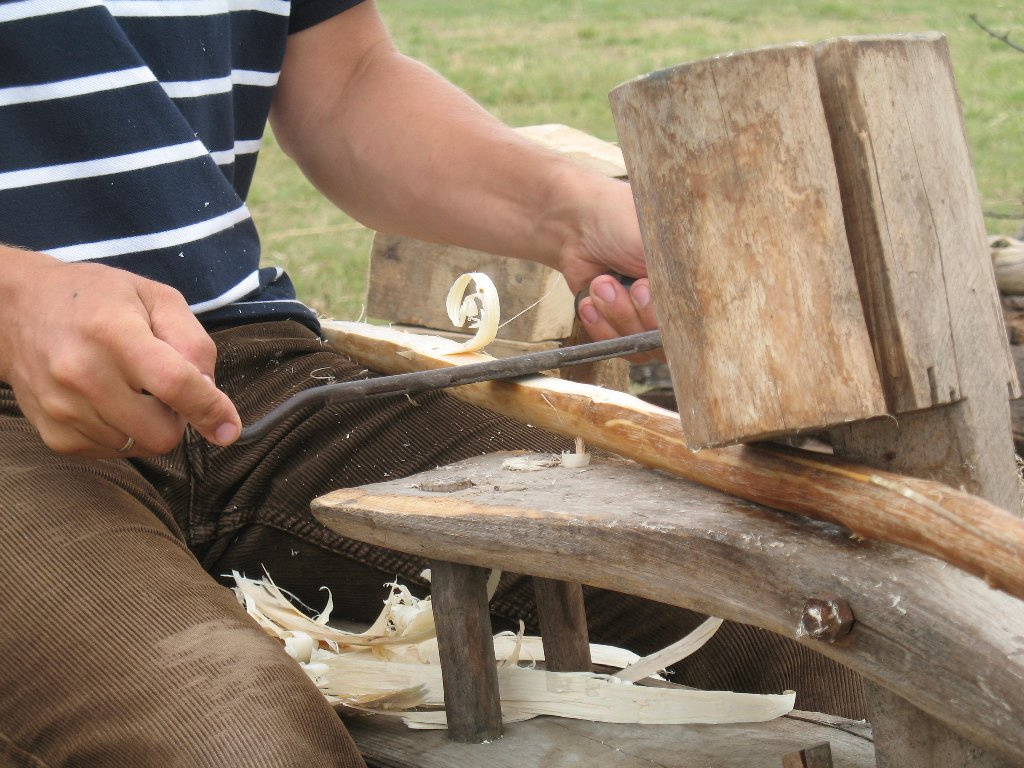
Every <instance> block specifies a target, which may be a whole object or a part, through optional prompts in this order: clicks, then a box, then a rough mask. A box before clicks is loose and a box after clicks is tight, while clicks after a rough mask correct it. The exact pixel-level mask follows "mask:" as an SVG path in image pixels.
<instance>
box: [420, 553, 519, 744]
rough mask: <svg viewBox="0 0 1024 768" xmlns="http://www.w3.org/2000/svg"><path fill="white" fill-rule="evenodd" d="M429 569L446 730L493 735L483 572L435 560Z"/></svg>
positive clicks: (496, 721) (455, 735)
mask: <svg viewBox="0 0 1024 768" xmlns="http://www.w3.org/2000/svg"><path fill="white" fill-rule="evenodd" d="M430 574H431V576H430V582H431V589H430V594H431V602H432V603H433V606H434V623H435V624H436V626H437V646H438V651H439V653H440V657H441V679H442V680H443V682H444V706H445V711H446V712H447V717H448V735H449V737H450V738H451V739H452V740H453V741H460V742H464V743H471V744H474V743H479V742H482V741H492V740H494V739H499V738H501V734H502V728H501V703H500V699H499V697H498V669H497V664H496V663H495V660H494V637H493V635H492V633H491V614H490V611H489V610H488V607H487V572H486V571H485V570H484V569H483V568H478V567H476V566H471V565H459V564H458V563H446V562H442V561H438V560H435V561H432V562H431V564H430Z"/></svg>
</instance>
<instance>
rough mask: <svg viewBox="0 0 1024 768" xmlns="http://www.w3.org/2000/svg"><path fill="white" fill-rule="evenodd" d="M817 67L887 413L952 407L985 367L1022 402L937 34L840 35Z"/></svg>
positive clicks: (819, 51)
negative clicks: (965, 336) (974, 371)
mask: <svg viewBox="0 0 1024 768" xmlns="http://www.w3.org/2000/svg"><path fill="white" fill-rule="evenodd" d="M815 58H816V62H817V69H818V77H819V80H820V83H821V94H822V100H823V103H824V107H825V113H826V116H827V119H828V123H829V128H830V131H831V136H832V146H833V149H834V153H835V159H836V165H837V168H838V172H839V181H840V186H841V191H842V197H843V204H844V209H845V213H846V231H847V235H848V238H849V242H850V248H851V251H852V255H853V260H854V265H855V268H856V271H857V278H858V282H859V283H860V289H861V295H862V296H863V303H864V307H865V312H866V315H867V322H868V328H869V331H870V333H871V336H872V340H873V342H874V347H875V356H876V360H877V363H878V370H879V373H880V374H881V378H882V384H883V388H884V389H885V392H886V397H887V400H888V404H889V410H890V411H891V412H893V413H902V412H906V411H913V410H917V409H920V408H927V407H929V406H932V405H938V404H942V403H950V402H955V401H957V400H959V399H960V398H961V397H963V396H965V395H967V394H968V393H967V392H965V388H964V381H963V376H962V374H963V373H964V372H965V369H967V368H969V367H973V366H976V365H979V364H984V365H986V366H987V364H988V361H990V360H998V361H1000V362H1001V366H1002V368H1001V370H997V371H995V372H994V375H995V376H998V377H1001V379H1002V386H1003V388H1004V389H1005V390H1006V391H1007V393H1008V396H1009V395H1012V396H1014V397H1016V396H1019V394H1020V391H1019V387H1018V384H1017V377H1016V374H1015V373H1014V370H1013V363H1012V360H1011V358H1010V354H1009V349H1008V346H1007V343H1006V338H1005V335H1004V334H1003V333H1002V332H1001V328H1002V318H1001V313H1000V306H999V297H998V292H997V290H996V287H995V278H994V276H993V269H992V265H991V257H990V254H989V247H988V240H987V237H986V234H985V221H984V217H983V215H982V210H981V204H980V200H979V197H978V190H977V184H976V182H975V179H974V172H973V169H972V167H971V160H970V155H969V151H968V145H967V138H966V135H965V133H964V125H963V118H962V115H961V112H960V102H959V98H958V96H957V92H956V85H955V83H954V81H953V74H952V67H951V65H950V61H949V49H948V46H947V45H946V40H945V38H944V37H943V36H942V35H939V34H934V33H932V34H925V35H904V36H894V37H875V38H837V39H834V40H827V41H824V42H822V43H819V44H818V45H817V46H815ZM956 325H960V326H971V327H973V330H972V332H971V335H972V337H973V339H974V343H972V344H969V345H968V346H967V347H964V348H960V349H958V348H957V347H956V344H955V343H954V338H953V336H954V326H956Z"/></svg>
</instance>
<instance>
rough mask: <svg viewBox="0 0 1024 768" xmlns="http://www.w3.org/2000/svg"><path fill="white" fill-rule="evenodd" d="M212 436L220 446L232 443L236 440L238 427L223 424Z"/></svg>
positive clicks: (229, 423) (228, 423)
mask: <svg viewBox="0 0 1024 768" xmlns="http://www.w3.org/2000/svg"><path fill="white" fill-rule="evenodd" d="M213 436H214V437H215V438H216V440H217V442H218V443H219V444H220V445H227V444H228V443H233V442H234V441H235V440H236V439H237V438H238V425H236V424H232V423H231V422H230V421H229V422H227V423H225V424H221V425H220V426H219V427H217V430H216V431H215V432H214V433H213Z"/></svg>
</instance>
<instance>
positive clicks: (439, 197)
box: [271, 0, 655, 338]
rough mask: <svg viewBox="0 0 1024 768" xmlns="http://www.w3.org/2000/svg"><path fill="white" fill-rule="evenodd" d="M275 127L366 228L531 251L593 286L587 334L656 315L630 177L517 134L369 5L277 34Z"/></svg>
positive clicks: (633, 327) (638, 325)
mask: <svg viewBox="0 0 1024 768" xmlns="http://www.w3.org/2000/svg"><path fill="white" fill-rule="evenodd" d="M271 122H272V125H273V128H274V132H275V135H276V137H277V138H278V140H279V142H280V143H281V145H282V147H283V148H284V150H285V151H286V152H287V153H288V154H289V155H291V156H292V157H293V158H294V159H295V160H296V161H297V162H298V164H299V165H300V167H301V168H302V169H303V171H304V172H305V173H306V174H307V176H308V177H309V178H310V179H311V181H312V182H313V183H314V184H315V185H316V186H317V187H318V188H319V189H320V190H321V191H322V192H323V193H324V194H325V195H326V196H327V197H328V198H329V199H331V200H332V201H333V202H334V203H335V204H337V205H338V206H339V207H341V208H343V209H344V210H346V211H348V212H349V213H350V214H351V215H353V216H354V217H355V218H357V219H359V220H360V221H361V222H363V223H364V224H366V225H367V226H370V227H372V228H374V229H378V230H381V231H386V232H393V233H398V234H404V235H409V236H413V237H418V238H420V239H424V240H433V241H437V242H446V243H454V244H457V245H462V246H465V247H469V248H476V249H479V250H485V251H488V252H492V253H500V254H503V255H508V256H515V257H519V258H526V259H531V260H534V261H539V262H541V263H543V264H547V265H549V266H551V267H554V268H556V269H559V270H560V271H561V272H562V273H563V274H564V275H565V276H566V279H567V280H568V282H569V285H570V287H571V288H572V289H573V290H574V291H577V290H580V289H581V288H584V287H586V286H588V285H591V281H594V282H593V284H592V285H591V298H588V299H586V300H584V302H583V303H582V305H581V310H580V311H581V316H582V317H583V319H584V322H585V324H586V325H587V328H588V330H589V331H590V333H591V335H592V336H593V337H594V338H607V337H609V336H613V335H616V334H620V333H633V332H636V331H639V330H643V329H644V328H650V327H654V325H655V321H654V315H653V310H652V308H651V306H650V302H649V293H648V288H647V281H646V280H640V281H638V282H637V283H636V284H634V287H633V288H632V289H631V291H626V290H625V289H623V288H622V287H621V286H620V285H619V284H618V283H617V282H616V281H615V280H613V279H612V278H610V277H600V278H598V279H597V280H594V278H597V277H598V276H599V275H603V274H604V273H607V272H610V271H616V272H620V273H622V274H625V275H629V276H634V277H643V276H645V275H646V267H645V265H644V260H643V248H642V244H641V241H640V232H639V226H638V224H637V220H636V212H635V210H634V207H633V200H632V195H631V193H630V191H629V188H628V185H626V184H624V183H622V182H620V181H616V180H613V179H608V178H606V177H604V176H602V175H600V174H597V173H593V172H591V171H588V170H585V169H582V168H580V167H579V166H578V165H577V164H576V163H573V162H572V161H569V160H566V159H564V158H561V157H559V156H558V155H556V154H554V153H551V152H548V151H546V150H544V149H543V148H540V147H538V146H537V145H535V144H533V143H532V142H529V141H528V140H526V139H523V138H521V137H520V136H518V135H517V134H516V133H515V132H514V131H512V130H511V129H509V128H507V127H506V126H504V125H502V124H501V123H500V122H499V121H498V120H496V119H495V118H494V117H492V116H491V115H490V114H488V113H487V112H486V111H485V110H484V109H483V108H481V107H480V106H479V105H478V104H476V103H475V102H474V101H473V100H472V99H470V98H469V97H468V96H466V95H465V94H464V93H463V92H462V91H460V90H459V89H457V88H455V87H454V86H453V85H451V84H450V83H448V82H447V81H446V80H444V79H443V78H442V77H440V76H439V75H437V74H436V73H435V72H433V71H432V70H430V69H429V68H427V67H425V66H423V65H422V64H420V63H418V62H415V61H413V60H411V59H409V58H407V57H405V56H403V55H401V54H400V53H399V52H398V51H397V50H396V49H395V47H394V45H393V44H392V42H391V40H390V38H389V36H388V33H387V30H386V29H385V27H384V24H383V23H382V21H381V19H380V17H379V15H378V13H377V10H376V7H375V5H374V4H373V2H371V0H367V2H364V3H362V4H360V5H358V6H356V7H355V8H353V9H351V10H349V11H346V12H344V13H342V14H339V15H338V16H336V17H334V18H332V19H329V20H328V21H325V22H323V23H321V24H318V25H316V26H314V27H312V28H310V29H307V30H305V31H303V32H299V33H297V34H295V35H292V37H291V38H290V40H289V43H288V49H287V51H286V55H285V63H284V67H283V70H282V74H281V79H280V82H279V84H278V89H277V93H276V96H275V101H274V106H273V109H272V112H271Z"/></svg>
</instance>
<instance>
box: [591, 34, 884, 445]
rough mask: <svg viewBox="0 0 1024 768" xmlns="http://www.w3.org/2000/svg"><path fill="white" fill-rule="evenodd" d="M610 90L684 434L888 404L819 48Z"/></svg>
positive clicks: (775, 427) (738, 59) (717, 437)
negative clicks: (825, 103) (854, 250)
mask: <svg viewBox="0 0 1024 768" xmlns="http://www.w3.org/2000/svg"><path fill="white" fill-rule="evenodd" d="M755 90H756V94H755V93H754V91H755ZM610 99H611V105H612V112H613V115H614V117H615V124H616V128H617V130H618V133H619V139H620V142H621V144H622V148H623V153H624V155H625V159H626V166H627V168H628V170H629V178H630V183H631V185H632V187H633V194H634V198H635V199H636V204H637V210H638V213H639V216H640V225H641V231H642V233H643V238H644V248H645V251H646V254H647V263H648V269H649V272H650V279H651V290H652V293H653V295H654V301H655V310H656V313H657V316H658V321H659V323H660V325H661V327H662V329H663V330H664V331H665V338H666V344H665V353H666V355H667V358H668V363H669V367H670V368H671V370H672V379H673V382H674V387H675V392H676V400H677V402H679V403H680V416H681V418H682V421H683V434H684V435H685V439H686V442H687V445H689V446H690V447H691V448H694V449H698V448H703V447H707V446H714V445H723V444H728V443H735V442H741V441H747V442H749V441H752V440H757V439H762V438H765V437H770V436H775V435H781V434H792V433H795V432H798V431H800V430H807V429H814V428H819V427H822V426H824V425H832V424H837V423H841V422H845V421H849V420H853V419H864V418H868V417H870V416H877V415H880V414H883V413H884V412H885V404H884V400H883V397H882V392H881V389H880V385H879V381H878V376H877V373H876V371H875V365H874V359H873V356H872V351H871V346H870V342H869V339H868V335H867V329H866V326H865V322H864V315H863V311H862V309H861V304H860V298H859V295H858V291H857V283H856V279H855V276H854V271H853V265H852V262H851V260H850V251H849V247H848V245H847V242H846V233H845V231H844V229H843V216H842V206H841V201H840V195H839V186H838V181H837V179H836V172H835V166H834V164H833V160H832V150H831V145H830V142H829V135H828V128H827V126H826V123H825V117H824V113H823V110H822V106H821V100H820V97H819V94H818V80H817V75H816V73H815V69H814V56H813V51H812V49H811V48H810V47H808V46H804V45H792V46H781V47H776V48H766V49H761V50H757V51H749V52H745V53H737V54H730V55H728V56H721V57H716V58H713V59H708V60H705V61H700V62H695V63H692V64H686V65H682V66H679V67H675V68H672V69H668V70H664V71H661V72H655V73H653V74H650V75H646V76H644V77H641V78H638V79H636V80H633V81H630V82H628V83H625V84H623V85H621V86H619V87H618V88H616V89H615V90H613V91H612V92H611V95H610ZM684 404H685V405H684Z"/></svg>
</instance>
